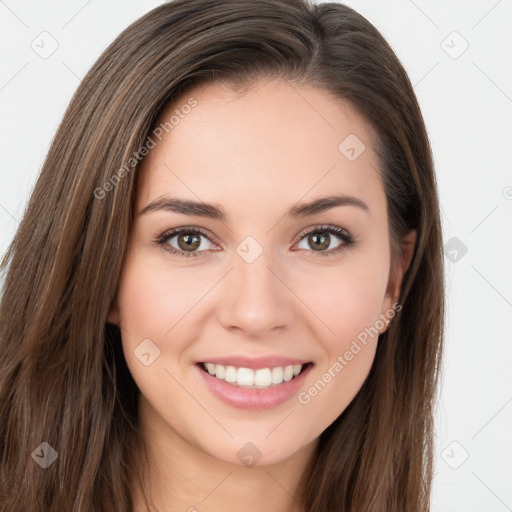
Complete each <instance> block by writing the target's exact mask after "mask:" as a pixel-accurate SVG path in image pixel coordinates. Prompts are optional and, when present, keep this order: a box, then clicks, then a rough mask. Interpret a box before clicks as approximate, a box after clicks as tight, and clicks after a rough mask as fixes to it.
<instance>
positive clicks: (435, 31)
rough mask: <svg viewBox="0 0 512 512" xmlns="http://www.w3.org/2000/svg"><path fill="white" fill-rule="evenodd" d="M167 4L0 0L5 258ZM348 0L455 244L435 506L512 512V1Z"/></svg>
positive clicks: (0, 222) (449, 256)
mask: <svg viewBox="0 0 512 512" xmlns="http://www.w3.org/2000/svg"><path fill="white" fill-rule="evenodd" d="M161 3H163V2H161V1H157V0H122V1H121V0H110V1H109V2H108V3H107V2H105V1H103V2H100V1H99V0H68V1H66V2H63V1H61V2H58V1H55V0H52V1H48V0H47V1H45V2H41V1H36V0H24V1H21V2H20V1H15V0H0V45H1V48H2V52H1V53H0V64H1V65H0V130H1V132H0V155H1V164H0V254H3V253H4V251H5V249H6V248H7V244H8V242H9V241H10V239H11V238H12V236H13V235H14V232H15V230H16V227H17V225H18V221H19V219H20V218H21V216H22V214H23V210H24V208H25V205H26V202H27V199H28V196H29V193H30V191H31V189H32V187H33V185H34V183H35V180H36V177H37V175H38V172H39V170H40V168H41V165H42V162H43V160H44V157H45V154H46V151H47V149H48V147H49V144H50V141H51V138H52V137H53V134H54V132H55V130H56V128H57V126H58V124H59V122H60V119H61V117H62V114H63V113H64V109H65V107H66V106H67V104H68V102H69V100H70V98H71V95H72V94H73V92H74V91H75V89H76V87H77V85H78V84H79V81H80V79H81V77H83V76H84V75H85V73H86V71H87V70H88V69H89V67H90V66H91V65H92V64H93V62H94V61H95V60H96V59H97V57H98V56H99V55H100V53H101V52H102V51H103V49H104V48H106V46H107V45H108V44H109V43H110V42H111V41H112V40H113V39H114V38H115V37H116V36H117V35H118V34H119V33H120V32H121V30H122V29H124V28H125V27H126V26H127V25H128V24H129V23H131V22H132V21H134V20H135V19H136V18H138V17H139V16H141V15H142V14H145V13H146V12H147V11H149V10H150V9H152V8H153V7H156V6H157V5H160V4H161ZM346 3H347V4H348V5H350V6H351V7H353V8H355V9H356V10H357V11H359V12H360V13H361V14H363V15H364V16H366V17H367V18H368V19H369V20H370V21H371V22H372V23H374V24H375V25H376V26H377V28H378V29H379V30H380V31H381V32H382V33H383V35H384V36H385V37H386V39H387V40H388V41H389V43H390V44H391V46H392V47H393V49H394V50H395V52H396V53H397V55H398V56H399V58H400V59H401V61H402V63H403V64H404V66H405V68H406V70H407V72H408V73H409V76H410V78H411V82H412V83H413V84H414V87H415V91H416V94H417V96H418V99H419V102H420V105H421V107H422V110H423V113H424V116H425V120H426V123H427V129H428V132H429V136H430V139H431V142H432V147H433V152H434V157H435V164H436V172H437V179H438V185H439V193H440V200H441V206H442V219H443V231H444V240H445V244H446V243H449V244H450V245H449V246H448V249H447V250H446V258H445V261H446V269H447V282H446V284H447V294H448V297H447V300H448V311H447V333H446V359H445V365H444V372H443V385H442V388H441V400H440V404H439V409H438V414H437V417H438V422H437V436H436V437H437V449H436V453H437V455H436V476H435V480H434V494H433V512H445V511H450V512H451V511H454V512H459V511H464V512H473V511H478V512H504V511H506V510H512V485H511V482H512V441H511V438H512V437H511V433H512V428H511V427H512V386H511V380H512V378H511V373H512V372H511V368H512V365H511V363H512V357H511V355H512V343H511V341H512V286H511V284H512V265H511V262H512V258H511V256H512V170H511V163H512V158H511V148H512V115H511V114H512V59H511V50H512V0H500V1H496V0H481V1H465V2H462V1H451V2H446V1H441V0H435V1H427V0H415V1H414V2H413V1H412V0H393V1H387V2H372V1H370V0H351V1H348V2H346ZM43 31H46V32H48V34H50V35H51V36H48V35H42V36H40V34H41V32H43ZM454 32H456V33H454ZM42 37H44V38H46V39H45V48H46V49H49V48H50V49H51V45H52V44H55V45H56V44H58V48H57V49H56V51H55V52H54V53H53V54H52V55H50V56H48V58H46V59H44V58H41V57H40V56H39V55H38V53H36V52H35V51H34V50H33V49H32V47H31V45H34V46H35V45H37V44H39V45H40V46H42V44H43V43H41V38H42ZM52 38H53V39H54V40H55V41H56V43H52ZM467 45H468V47H467V49H465V47H466V46H467ZM464 49H465V51H463V50H464ZM41 51H42V50H41ZM464 247H465V248H467V252H466V253H464V251H465V249H464ZM411 512H412V511H411Z"/></svg>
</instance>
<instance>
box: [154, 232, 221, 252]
mask: <svg viewBox="0 0 512 512" xmlns="http://www.w3.org/2000/svg"><path fill="white" fill-rule="evenodd" d="M156 243H157V245H160V246H162V247H163V248H164V249H165V250H166V251H169V252H171V253H173V254H176V255H179V256H185V257H187V256H197V255H198V254H200V253H202V252H205V251H207V250H209V249H211V248H212V247H213V245H214V244H213V243H212V242H211V241H210V239H209V238H208V236H207V235H206V233H203V232H202V231H199V230H198V229H196V228H184V229H173V230H171V231H168V232H167V233H164V234H163V235H162V236H161V237H159V238H158V239H157V240H156Z"/></svg>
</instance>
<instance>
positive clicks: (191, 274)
mask: <svg viewBox="0 0 512 512" xmlns="http://www.w3.org/2000/svg"><path fill="white" fill-rule="evenodd" d="M194 100H195V102H194ZM187 101H188V103H187ZM184 105H193V107H191V108H188V107H183V106H184ZM176 110H178V112H176ZM173 114H174V115H175V117H174V118H173V121H171V122H170V124H168V125H167V127H166V128H167V132H168V133H166V131H165V129H164V130H160V131H159V132H157V133H159V134H160V133H162V132H163V137H162V139H161V141H159V140H158V137H155V136H152V139H153V141H154V142H156V146H155V147H153V146H154V144H153V143H151V144H150V146H152V147H153V148H152V149H150V150H149V153H148V154H147V156H146V157H145V159H144V161H143V164H142V167H141V169H140V175H139V180H138V189H137V198H136V211H135V217H134V224H133V228H132V232H131V237H130V240H129V246H128V250H127V255H126V259H125V261H124V266H123V271H122V276H121V281H120V286H119V290H118V301H117V305H116V308H115V310H113V311H112V312H111V315H110V320H111V321H112V322H113V323H118V324H119V325H120V328H121V333H122V342H123V350H124V355H125V358H126V361H127V364H128V367H129V369H130V371H131V373H132V375H133V378H134V379H135V382H136V383H137V385H138V387H139V389H140V391H141V393H142V396H141V403H140V407H141V411H142V417H143V422H144V423H145V424H146V425H148V428H149V429H150V430H149V431H150V432H151V435H152V436H159V438H160V439H167V440H169V443H171V442H173V441H172V440H176V439H179V440H180V442H182V443H183V442H185V443H186V444H187V446H189V447H190V448H191V449H192V450H193V451H197V453H202V454H208V455H210V456H212V457H214V458H216V459H220V460H223V461H225V462H231V463H236V464H245V465H251V464H253V463H254V462H257V463H258V464H271V463H275V462H279V461H281V460H284V459H285V458H287V457H290V456H292V455H293V454H294V453H296V452H298V451H299V450H301V448H305V447H307V446H308V445H309V446H311V443H312V442H313V441H315V440H316V439H317V438H318V436H319V435H320V434H321V433H322V431H324V430H325V429H326V428H327V427H328V426H329V425H330V424H331V423H332V422H333V421H334V420H335V419H336V418H337V417H338V416H339V415H340V413H342V412H343V410H344V409H345V408H346V407H347V405H348V404H349V403H350V402H351V400H352V399H353V398H354V396H355V395H356V393H357V392H358V390H359V389H360V387H361V385H362V384H363V382H364V380H365V378H366V377H367V375H368V372H369V370H370V367H371V365H372V361H373V359H374V355H375V349H376V346H377V338H378V334H377V333H380V332H383V331H384V330H385V323H384V320H386V319H391V318H392V316H393V310H392V308H393V304H394V303H395V298H394V297H395V295H394V294H395V293H396V291H397V290H398V287H399V285H400V280H401V276H402V274H403V271H404V270H405V268H404V269H402V272H400V271H399V272H398V274H397V275H398V282H395V283H394V284H393V283H391V282H390V281H389V278H390V270H391V268H390V251H389V233H388V218H387V207H386V197H385V194H384V189H383V184H382V182H381V179H380V177H379V173H378V162H377V158H376V155H375V153H374V151H373V149H372V146H373V144H374V140H373V138H372V135H371V132H370V129H369V127H368V126H367V124H365V122H364V121H363V119H362V118H361V117H360V116H359V115H358V114H357V113H356V111H355V110H354V109H353V108H352V107H351V105H350V104H349V103H347V102H344V101H341V100H339V99H334V98H332V97H331V96H330V95H329V94H328V93H327V92H325V91H321V90H318V89H313V88H308V87H298V86H293V87H292V86H291V84H288V83H287V82H284V81H275V82H270V83H265V82H260V83H258V84H257V86H256V87H254V88H252V89H250V90H249V92H247V93H246V94H244V95H239V94H236V93H234V92H233V91H231V90H230V89H228V88H227V87H225V86H221V85H219V84H214V85H209V86H207V87H202V88H199V89H196V90H195V91H193V92H192V93H191V94H188V95H184V96H183V97H182V98H180V100H179V101H176V102H175V103H174V104H173V106H172V109H167V111H166V112H164V114H163V115H162V116H161V118H160V121H159V122H162V123H165V122H168V121H169V119H170V118H171V116H172V115H173ZM334 197H337V198H338V199H336V200H333V201H331V202H328V201H325V198H334ZM322 199H324V201H322ZM177 200H179V201H181V203H177V202H176V201H177ZM206 203H207V204H206ZM307 205H309V206H307ZM315 205H316V206H315ZM176 229H180V230H181V232H180V233H173V232H172V231H173V230H176ZM315 229H316V232H315ZM199 231H200V232H199ZM308 232H311V233H309V234H308ZM206 363H208V365H206ZM301 365H302V366H301ZM287 367H291V369H290V368H288V369H287ZM207 369H209V370H210V372H213V373H214V375H210V373H209V372H208V371H206V370H207ZM299 370H300V371H301V373H299V374H298V375H297V376H293V375H294V374H296V373H297V372H298V371H299ZM292 376H293V378H291V377H292ZM290 378H291V380H290ZM283 379H284V380H283ZM279 382H281V383H279ZM251 383H252V385H253V386H255V385H258V386H260V387H259V388H255V387H252V388H248V387H247V386H251ZM251 461H252V462H251Z"/></svg>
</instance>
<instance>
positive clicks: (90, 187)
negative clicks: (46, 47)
mask: <svg viewBox="0 0 512 512" xmlns="http://www.w3.org/2000/svg"><path fill="white" fill-rule="evenodd" d="M262 77H279V78H282V79H285V80H287V81H288V82H289V83H290V84H294V86H296V85H301V84H305V85H312V86H314V87H317V88H320V89H323V90H325V91H328V92H329V93H330V94H332V95H334V96H335V97H338V98H341V99H344V100H348V101H350V102H351V103H352V104H353V105H354V106H355V108H356V109H357V110H358V111H359V112H360V114H362V115H363V116H364V117H365V118H366V119H367V120H368V121H369V123H370V125H371V126H372V128H373V130H374V131H375V134H376V136H377V140H378V143H377V147H376V148H374V149H375V150H376V151H377V153H378V155H379V159H380V169H379V171H380V173H381V175H382V179H383V183H384V187H385V192H386V196H387V202H388V215H389V225H390V247H391V251H392V262H396V261H397V258H398V257H399V250H398V249H399V242H400V240H401V239H402V238H403V236H404V235H405V234H406V233H407V231H408V230H410V229H415V230H417V241H416V247H415V251H414V255H413V259H412V262H411V265H410V267H409V269H408V271H407V272H406V274H405V276H404V280H403V283H402V288H401V295H400V298H399V302H400V304H401V306H402V308H401V311H400V313H399V314H398V315H397V316H396V317H395V318H394V319H393V321H392V323H391V325H390V328H389V329H388V330H387V331H386V332H385V333H384V334H382V335H381V336H380V339H379V343H378V348H377V353H376V356H375V360H374V364H373V366H372V369H371V371H370V374H369V376H368V378H367V379H366V381H365V383H364V385H363V387H362V388H361V389H360V391H359V392H358V394H357V395H356V397H355V398H354V400H353V401H352V402H351V403H350V405H349V406H348V407H347V408H346V410H345V411H344V412H343V413H342V414H341V415H340V416H339V418H337V420H336V421H335V422H334V423H333V424H332V425H330V426H329V427H328V428H327V429H326V430H325V431H324V432H323V433H322V435H321V436H320V440H319V441H320V442H319V446H318V452H317V454H316V457H315V459H314V461H313V462H312V464H311V466H310V467H309V468H308V470H307V471H306V472H305V473H304V475H303V485H301V486H300V489H301V493H302V494H301V496H298V497H297V499H298V500H300V502H301V504H303V506H304V509H305V510H307V511H308V512H333V511H335V510H336V511H340V512H341V511H344V512H348V511H352V512H356V511H357V512H361V511H365V512H371V511H373V512H405V511H407V512H410V511H415V512H425V511H427V510H429V499H430V490H431V479H432V458H433V408H434V406H435V402H436V390H437V381H438V375H439V368H440V361H441V358H440V356H441V349H442V339H443V325H444V288H443V256H442V236H441V226H440V218H439V217H440V216H439V205H438V197H437V188H436V182H435V175H434V170H433V164H432V158H431V151H430V146H429V141H428V138H427V134H426V130H425V126H424V122H423V119H422V115H421V112H420V109H419V106H418V103H417V100H416V98H415V95H414V92H413V89H412V87H411V84H410V82H409V80H408V77H407V75H406V73H405V71H404V69H403V67H402V66H401V64H400V62H399V61H398V59H397V57H396V56H395V54H394V53H393V51H392V50H391V48H390V47H389V45H388V44H387V43H386V41H385V40H384V39H383V37H382V36H381V35H380V33H379V32H378V31H377V30H376V28H375V27H374V26H373V25H371V24H370V23H369V22H368V21H367V20H366V19H365V18H364V17H362V16H361V15H359V14H358V13H356V12H355V11H353V10H352V9H350V8H348V7H346V6H344V5H341V4H335V3H323V4H313V3H311V2H308V0H251V1H250V2H247V1H246V0H177V1H174V2H169V3H166V4H164V5H162V6H160V7H157V8H156V9H154V10H152V11H151V12H149V13H148V14H146V15H145V16H143V17H142V18H140V19H139V20H137V21H136V22H135V23H133V24H132V25H131V26H130V27H128V28H127V29H126V30H124V31H123V32H122V33H121V34H120V35H119V37H117V39H116V40H115V41H114V42H113V43H112V44H111V45H110V46H109V47H108V48H107V49H106V50H105V52H104V53H103V54H102V55H101V56H100V58H99V59H98V60H97V62H96V63H95V64H94V65H93V67H92V68H91V70H90V71H89V73H88V74H87V76H86V77H85V78H84V80H83V81H82V83H81V84H80V86H79V88H78V90H77V91H76V93H75V95H74V97H73V99H72V101H71V102H70V105H69V107H68V109H67V111H66V113H65V115H64V118H63V120H62V122H61V125H60V127H59V129H58V131H57V133H56V136H55V138H54V140H53V142H52V145H51V148H50V150H49V152H48V155H47V158H46V160H45V163H44V165H43V168H42V170H41V174H40V177H39V179H38V181H37V183H36V186H35V189H34V191H33V193H32V195H31V197H30V201H29V203H28V207H27V209H26V212H25V214H24V217H23V220H22V222H21V224H20V227H19V229H18V231H17V233H16V235H15V237H14V239H13V241H12V244H11V245H10V247H9V249H8V252H7V254H6V256H5V258H4V261H3V264H2V270H3V273H4V274H5V283H4V286H3V291H2V301H1V306H0V461H1V466H0V486H1V488H0V510H1V511H9V512H26V511H42V512H50V511H55V512H56V511H59V512H60V511H64V510H65V511H67V512H70V511H75V512H78V511H80V512H86V511H100V510H101V511H103V510H105V511H106V510H108V511H113V510H116V511H122V512H128V511H131V510H132V507H133V503H132V495H131V492H132V490H131V487H130V484H131V482H132V477H133V475H134V474H135V473H134V471H136V470H137V467H138V466H137V465H134V464H132V461H131V460H130V455H129V454H130V452H132V448H133V449H134V448H135V446H140V443H141V442H142V440H141V438H140V433H139V430H138V418H137V398H138V394H139V390H138V388H137V386H136V384H135V382H134V381H133V379H132V377H131V375H130V372H129V370H128V368H127V366H126V363H125V361H124V357H123V354H122V349H121V339H120V333H119V330H118V329H117V327H115V326H112V325H110V324H108V322H107V317H108V312H109V310H110V307H111V305H112V304H113V303H114V301H115V296H116V287H117V284H118V280H119V276H120V272H121V268H122V262H123V257H124V253H125V247H126V245H127V239H128V235H129V231H130V227H131V221H132V215H133V198H134V192H135V184H136V181H135V178H136V175H137V168H138V165H139V158H138V157H140V153H139V151H140V148H143V147H144V146H146V145H147V141H148V136H149V135H150V133H151V130H152V129H153V127H154V123H155V121H156V119H157V118H158V116H159V114H160V113H161V112H162V110H163V109H164V108H165V106H166V105H167V104H168V103H169V102H170V101H172V100H173V99H174V98H176V97H177V96H178V95H181V94H183V93H184V92H186V91H187V90H190V89H191V88H192V87H194V86H196V85H199V84H202V83H203V84H204V83H210V82H213V81H223V82H225V83H226V84H229V85H232V86H233V87H234V88H238V89H239V90H242V91H243V90H244V87H246V86H247V85H249V84H251V83H252V82H253V81H254V80H255V79H257V78H262ZM212 129H214V128H212ZM134 155H137V156H138V157H137V158H134ZM127 162H131V163H130V164H129V166H128V167H127ZM121 169H124V171H122V170H121ZM43 442H46V443H48V445H50V447H52V448H53V449H54V450H55V452H56V455H57V460H56V461H55V462H54V463H53V464H50V465H49V466H48V467H47V468H46V469H43V468H42V467H41V466H40V464H37V463H36V462H35V461H36V458H35V457H37V455H38V452H37V450H39V451H40V452H41V454H40V457H42V456H43V455H42V454H44V456H45V457H50V455H51V454H52V453H53V452H51V450H50V448H49V447H48V446H47V445H43V446H40V445H41V443H43ZM34 451H36V454H35V455H34ZM49 454H50V455H49ZM54 455H55V454H54Z"/></svg>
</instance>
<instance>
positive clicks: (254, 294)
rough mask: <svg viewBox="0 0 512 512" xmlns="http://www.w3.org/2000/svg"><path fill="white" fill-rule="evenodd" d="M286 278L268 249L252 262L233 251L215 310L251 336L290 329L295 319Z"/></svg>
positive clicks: (230, 326)
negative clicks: (229, 269) (230, 268)
mask: <svg viewBox="0 0 512 512" xmlns="http://www.w3.org/2000/svg"><path fill="white" fill-rule="evenodd" d="M286 277H287V276H286V273H285V272H283V270H282V267H281V266H279V265H277V264H276V262H275V260H273V261H271V258H270V257H268V254H267V251H263V253H262V254H261V255H260V256H259V257H258V258H257V259H256V260H255V261H253V262H252V263H248V262H247V261H245V260H244V259H243V258H241V257H239V256H238V254H235V255H234V268H233V269H232V270H231V272H229V274H228V276H226V279H224V280H223V289H222V292H221V299H220V301H219V305H218V309H217V314H218V319H219V321H220V323H221V324H222V325H223V327H224V328H225V329H228V330H232V331H234V330H239V331H241V332H242V333H244V334H246V335H247V336H248V337H252V338H264V337H265V336H267V337H268V336H269V335H275V334H277V333H278V332H279V331H282V330H284V329H286V328H287V327H288V328H289V327H290V326H291V325H292V322H293V320H294V318H295V314H294V306H293V298H294V295H293V292H292V291H291V290H290V289H289V284H288V283H287V278H286ZM287 285H288V286H287Z"/></svg>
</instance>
